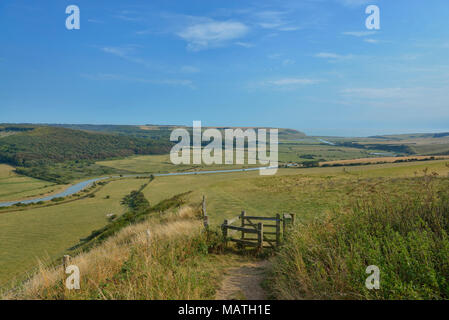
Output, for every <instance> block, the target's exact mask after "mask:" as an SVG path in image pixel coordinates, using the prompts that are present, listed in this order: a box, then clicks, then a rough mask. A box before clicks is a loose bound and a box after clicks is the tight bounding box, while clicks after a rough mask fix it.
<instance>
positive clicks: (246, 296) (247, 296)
mask: <svg viewBox="0 0 449 320" xmlns="http://www.w3.org/2000/svg"><path fill="white" fill-rule="evenodd" d="M269 267H270V263H269V262H268V261H267V260H263V261H252V262H246V263H243V264H241V265H240V266H239V267H236V268H232V269H229V270H228V271H227V272H226V274H225V277H224V279H223V282H222V283H221V287H220V289H218V290H217V293H216V295H215V299H216V300H265V299H267V298H268V296H267V293H266V292H265V290H264V289H263V288H262V285H261V284H262V281H263V280H264V279H265V276H266V272H267V270H268V268H269Z"/></svg>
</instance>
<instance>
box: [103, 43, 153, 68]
mask: <svg viewBox="0 0 449 320" xmlns="http://www.w3.org/2000/svg"><path fill="white" fill-rule="evenodd" d="M137 48H139V46H138V45H126V46H119V47H112V46H107V47H101V48H100V49H101V51H103V52H105V53H108V54H112V55H114V56H117V57H120V58H121V59H123V60H126V61H129V62H133V63H137V64H141V65H143V66H145V67H147V68H155V67H156V66H155V65H154V64H152V63H150V62H149V61H147V60H145V59H142V58H139V57H137V56H136V49H137Z"/></svg>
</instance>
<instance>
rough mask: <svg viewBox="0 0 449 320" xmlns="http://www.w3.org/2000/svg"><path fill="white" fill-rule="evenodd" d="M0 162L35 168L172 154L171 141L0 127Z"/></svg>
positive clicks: (16, 126) (19, 126) (35, 128)
mask: <svg viewBox="0 0 449 320" xmlns="http://www.w3.org/2000/svg"><path fill="white" fill-rule="evenodd" d="M0 132H3V135H0V162H2V163H8V164H11V165H14V166H24V167H30V166H36V165H45V164H53V163H59V162H64V161H73V160H103V159H108V158H113V157H123V156H130V155H134V154H162V153H167V152H169V150H170V148H171V145H172V144H171V143H169V141H165V142H163V141H155V140H151V139H143V138H138V137H132V136H123V135H117V134H105V133H93V132H87V131H81V130H73V129H67V128H58V127H49V126H34V125H0Z"/></svg>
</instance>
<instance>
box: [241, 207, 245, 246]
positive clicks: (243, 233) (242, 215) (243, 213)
mask: <svg viewBox="0 0 449 320" xmlns="http://www.w3.org/2000/svg"><path fill="white" fill-rule="evenodd" d="M245 214H246V213H245V211H242V213H241V215H240V220H242V221H241V224H240V225H241V227H242V228H244V227H245ZM244 238H245V231H244V230H242V237H241V239H242V240H243V239H244Z"/></svg>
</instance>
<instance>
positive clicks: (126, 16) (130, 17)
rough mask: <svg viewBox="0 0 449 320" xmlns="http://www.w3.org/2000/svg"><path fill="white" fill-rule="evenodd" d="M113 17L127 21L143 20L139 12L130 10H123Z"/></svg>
mask: <svg viewBox="0 0 449 320" xmlns="http://www.w3.org/2000/svg"><path fill="white" fill-rule="evenodd" d="M113 17H114V18H116V19H119V20H122V21H127V22H138V21H142V20H143V18H142V17H141V16H140V13H139V12H136V11H130V10H122V11H120V12H119V13H117V14H115V15H113Z"/></svg>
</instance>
